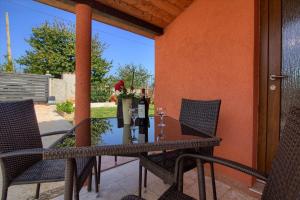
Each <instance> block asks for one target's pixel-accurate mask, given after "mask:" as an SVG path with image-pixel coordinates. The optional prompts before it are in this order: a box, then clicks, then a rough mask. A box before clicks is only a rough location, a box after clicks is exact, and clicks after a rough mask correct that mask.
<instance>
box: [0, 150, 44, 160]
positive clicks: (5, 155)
mask: <svg viewBox="0 0 300 200" xmlns="http://www.w3.org/2000/svg"><path fill="white" fill-rule="evenodd" d="M43 152H44V149H41V148H36V149H22V150H17V151H11V152H7V153H0V159H3V158H8V157H15V156H28V155H42V154H43Z"/></svg>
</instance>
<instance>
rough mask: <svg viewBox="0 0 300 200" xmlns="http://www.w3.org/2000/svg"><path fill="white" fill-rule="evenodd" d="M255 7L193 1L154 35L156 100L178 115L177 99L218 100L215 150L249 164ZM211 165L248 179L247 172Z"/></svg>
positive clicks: (251, 0) (247, 1)
mask: <svg viewBox="0 0 300 200" xmlns="http://www.w3.org/2000/svg"><path fill="white" fill-rule="evenodd" d="M255 8H256V6H255V0H231V1H224V0H210V1H207V0H195V1H194V2H193V3H192V5H191V6H190V7H188V8H187V9H186V10H185V11H184V12H183V13H182V14H181V15H180V16H179V17H178V18H176V19H175V20H174V21H173V22H172V23H171V24H170V25H169V26H168V27H167V28H166V29H165V33H164V35H162V36H160V37H157V38H156V39H155V50H156V54H155V56H156V58H155V60H156V67H155V70H156V71H155V84H156V85H155V94H156V96H155V103H156V105H159V106H164V107H166V109H167V113H168V115H171V116H173V117H176V118H178V116H179V110H180V103H181V98H191V99H221V100H222V105H221V112H220V119H219V126H218V131H217V135H218V136H219V137H221V138H222V139H223V141H222V144H221V146H220V147H217V149H216V155H218V156H222V157H225V158H228V159H232V160H235V161H238V162H241V163H244V164H246V165H248V166H254V167H255V165H256V163H255V160H256V158H255V155H256V148H255V147H256V140H255V138H256V118H257V117H256V113H257V100H256V93H257V89H256V87H257V86H256V85H257V76H256V71H257V70H256V54H257V52H256V51H255V49H256V48H255V47H256V42H255V41H256V37H255V35H256V34H255V32H256V30H255V29H256V28H255V24H256V23H255V22H256V14H255V12H256V9H255ZM217 170H218V172H219V173H223V174H226V175H229V176H232V177H234V178H236V179H238V180H239V181H242V182H244V183H246V184H248V185H250V184H251V181H252V179H251V177H249V176H246V175H243V174H241V173H239V172H236V171H233V170H229V169H227V168H222V167H219V166H218V167H217Z"/></svg>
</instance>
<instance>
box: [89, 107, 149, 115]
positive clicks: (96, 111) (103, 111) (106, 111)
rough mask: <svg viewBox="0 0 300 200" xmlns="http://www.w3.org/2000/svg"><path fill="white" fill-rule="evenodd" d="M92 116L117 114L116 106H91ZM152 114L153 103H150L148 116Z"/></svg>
mask: <svg viewBox="0 0 300 200" xmlns="http://www.w3.org/2000/svg"><path fill="white" fill-rule="evenodd" d="M91 110H92V111H91V112H92V114H91V115H92V118H109V117H116V116H117V107H107V108H92V109H91ZM153 115H154V105H153V104H151V105H150V107H149V116H153Z"/></svg>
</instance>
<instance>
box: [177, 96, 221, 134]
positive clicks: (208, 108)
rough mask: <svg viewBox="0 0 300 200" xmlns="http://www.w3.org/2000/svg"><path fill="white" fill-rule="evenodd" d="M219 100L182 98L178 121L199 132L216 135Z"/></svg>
mask: <svg viewBox="0 0 300 200" xmlns="http://www.w3.org/2000/svg"><path fill="white" fill-rule="evenodd" d="M220 106H221V100H212V101H201V100H190V99H182V102H181V110H180V116H179V121H181V122H182V123H184V124H187V125H190V126H191V127H193V128H195V129H197V130H198V131H200V132H201V133H204V134H209V135H214V136H215V135H216V129H217V124H218V118H219V110H220Z"/></svg>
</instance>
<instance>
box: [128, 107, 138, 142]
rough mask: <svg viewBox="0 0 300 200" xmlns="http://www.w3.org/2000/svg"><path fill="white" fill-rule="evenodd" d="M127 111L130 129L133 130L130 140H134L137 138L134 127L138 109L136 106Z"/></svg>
mask: <svg viewBox="0 0 300 200" xmlns="http://www.w3.org/2000/svg"><path fill="white" fill-rule="evenodd" d="M129 112H130V113H131V119H132V122H133V124H132V126H131V130H132V132H133V137H132V140H136V139H137V138H136V137H135V129H136V119H137V118H138V109H137V108H130V109H129Z"/></svg>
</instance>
